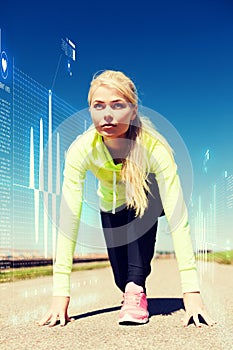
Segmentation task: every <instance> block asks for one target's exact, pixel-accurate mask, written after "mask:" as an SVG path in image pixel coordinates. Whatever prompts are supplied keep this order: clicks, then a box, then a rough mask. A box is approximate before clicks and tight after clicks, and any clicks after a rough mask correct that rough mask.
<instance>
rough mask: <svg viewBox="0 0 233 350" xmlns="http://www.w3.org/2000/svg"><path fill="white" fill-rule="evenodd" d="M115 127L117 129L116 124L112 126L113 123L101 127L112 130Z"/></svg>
mask: <svg viewBox="0 0 233 350" xmlns="http://www.w3.org/2000/svg"><path fill="white" fill-rule="evenodd" d="M115 127H116V124H111V123H106V124H103V125H101V128H102V129H110V128H115Z"/></svg>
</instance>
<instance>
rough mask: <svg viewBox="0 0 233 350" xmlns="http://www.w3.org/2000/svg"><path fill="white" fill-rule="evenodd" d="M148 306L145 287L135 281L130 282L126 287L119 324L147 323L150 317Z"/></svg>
mask: <svg viewBox="0 0 233 350" xmlns="http://www.w3.org/2000/svg"><path fill="white" fill-rule="evenodd" d="M147 307H148V303H147V300H146V295H145V293H144V292H143V288H142V287H141V286H138V285H137V284H135V283H134V282H129V283H128V284H127V285H126V288H125V293H124V303H123V305H122V307H121V311H120V317H119V324H124V323H147V322H148V318H149V312H148V310H147Z"/></svg>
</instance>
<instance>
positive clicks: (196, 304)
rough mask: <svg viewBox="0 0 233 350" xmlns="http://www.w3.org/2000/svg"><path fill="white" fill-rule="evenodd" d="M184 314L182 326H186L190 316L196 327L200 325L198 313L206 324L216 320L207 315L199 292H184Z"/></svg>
mask: <svg viewBox="0 0 233 350" xmlns="http://www.w3.org/2000/svg"><path fill="white" fill-rule="evenodd" d="M183 299H184V307H185V316H184V318H183V326H184V327H187V326H188V324H189V320H190V318H191V317H192V318H193V321H194V323H195V325H196V327H201V326H202V323H201V322H200V320H199V317H198V315H200V316H201V317H202V318H203V320H204V321H205V323H206V324H207V325H208V326H213V325H214V324H216V322H215V321H214V320H213V319H212V318H211V317H210V316H209V314H208V312H207V310H206V308H205V306H204V304H203V301H202V298H201V295H200V293H199V292H190V293H184V295H183Z"/></svg>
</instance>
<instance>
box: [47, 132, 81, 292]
mask: <svg viewBox="0 0 233 350" xmlns="http://www.w3.org/2000/svg"><path fill="white" fill-rule="evenodd" d="M85 158H86V157H85V155H84V152H83V151H82V147H80V141H79V139H77V140H76V141H75V142H74V143H73V144H72V145H71V147H70V148H69V150H68V152H67V155H66V160H65V169H64V180H63V186H62V197H61V204H60V217H59V228H58V239H57V249H56V260H55V264H54V268H53V295H54V296H69V295H70V273H71V270H72V264H73V255H74V250H75V246H76V241H77V236H78V229H79V223H80V218H81V211H82V201H83V188H84V180H85V175H86V170H85Z"/></svg>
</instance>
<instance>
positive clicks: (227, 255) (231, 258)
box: [197, 250, 233, 265]
mask: <svg viewBox="0 0 233 350" xmlns="http://www.w3.org/2000/svg"><path fill="white" fill-rule="evenodd" d="M197 259H201V260H206V261H211V262H217V263H219V264H227V265H233V250H226V251H224V252H208V253H198V255H197Z"/></svg>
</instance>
